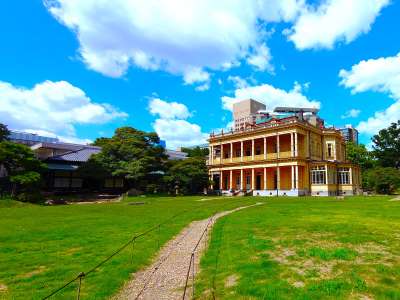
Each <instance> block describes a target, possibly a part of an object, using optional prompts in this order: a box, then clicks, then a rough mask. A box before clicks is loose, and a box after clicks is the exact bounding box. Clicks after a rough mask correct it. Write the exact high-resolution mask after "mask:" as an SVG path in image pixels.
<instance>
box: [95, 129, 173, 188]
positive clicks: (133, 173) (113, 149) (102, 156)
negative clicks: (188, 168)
mask: <svg viewBox="0 0 400 300" xmlns="http://www.w3.org/2000/svg"><path fill="white" fill-rule="evenodd" d="M159 141H160V140H159V137H158V135H157V134H156V133H154V132H144V131H141V130H137V129H135V128H132V127H121V128H118V129H116V131H115V133H114V136H113V137H111V138H101V139H98V140H96V142H95V145H99V146H101V147H102V150H101V152H100V153H98V154H95V155H93V156H92V157H91V159H90V162H89V163H90V164H92V166H91V167H92V168H93V167H94V166H93V163H95V164H97V167H98V168H101V169H102V170H103V171H105V172H107V173H108V174H110V175H111V176H114V177H121V178H124V179H125V181H126V183H127V184H128V187H135V188H143V187H144V186H145V185H146V184H147V183H148V182H150V181H152V180H156V179H157V177H160V175H161V174H162V173H163V171H164V164H163V162H164V160H166V155H165V154H164V149H163V148H162V147H160V146H159V145H158V144H159Z"/></svg>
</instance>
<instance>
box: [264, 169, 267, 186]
mask: <svg viewBox="0 0 400 300" xmlns="http://www.w3.org/2000/svg"><path fill="white" fill-rule="evenodd" d="M264 190H267V168H264Z"/></svg>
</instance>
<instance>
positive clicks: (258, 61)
mask: <svg viewBox="0 0 400 300" xmlns="http://www.w3.org/2000/svg"><path fill="white" fill-rule="evenodd" d="M271 60H272V55H271V53H270V50H269V48H268V47H267V45H266V44H265V43H264V44H261V45H259V46H257V47H256V48H255V49H254V53H252V54H250V55H249V56H248V57H247V63H248V64H249V65H252V66H254V67H255V68H256V69H257V70H259V71H268V72H269V73H274V66H273V65H272V64H271Z"/></svg>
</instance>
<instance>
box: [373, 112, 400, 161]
mask: <svg viewBox="0 0 400 300" xmlns="http://www.w3.org/2000/svg"><path fill="white" fill-rule="evenodd" d="M372 141H373V143H374V145H373V149H374V155H375V157H376V158H377V161H378V163H379V165H381V166H382V167H394V168H397V169H400V120H399V121H397V123H392V124H391V125H390V126H389V127H388V128H385V129H382V130H381V131H379V133H378V134H377V135H375V136H374V137H373V138H372Z"/></svg>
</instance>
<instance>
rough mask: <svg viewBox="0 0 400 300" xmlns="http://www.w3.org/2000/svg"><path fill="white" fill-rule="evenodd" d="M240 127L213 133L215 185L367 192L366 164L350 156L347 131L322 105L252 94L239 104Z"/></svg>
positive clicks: (256, 190) (235, 190) (290, 192)
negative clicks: (280, 103)
mask: <svg viewBox="0 0 400 300" xmlns="http://www.w3.org/2000/svg"><path fill="white" fill-rule="evenodd" d="M233 112H234V120H235V126H234V128H235V129H232V130H231V131H228V132H223V131H222V132H221V133H219V134H214V133H212V134H211V135H210V138H209V150H210V155H209V160H208V167H209V175H210V179H211V182H212V186H211V188H212V189H214V190H219V191H220V192H221V193H222V194H225V195H238V194H245V193H246V194H252V195H255V196H256V195H260V196H277V195H279V196H301V195H315V196H329V195H354V194H358V193H360V192H361V186H360V183H361V179H360V168H359V166H357V165H354V164H351V163H350V162H348V161H347V160H346V145H345V141H344V138H343V136H342V134H341V132H340V131H339V130H338V129H335V128H333V127H332V128H327V127H325V126H324V121H323V120H322V119H320V118H319V117H318V116H317V112H318V110H316V109H306V108H276V109H275V113H273V114H271V113H268V112H266V111H265V106H263V104H261V103H259V102H257V101H255V100H252V99H249V100H245V101H242V102H239V103H237V104H235V105H234V107H233Z"/></svg>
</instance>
